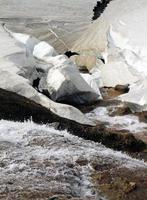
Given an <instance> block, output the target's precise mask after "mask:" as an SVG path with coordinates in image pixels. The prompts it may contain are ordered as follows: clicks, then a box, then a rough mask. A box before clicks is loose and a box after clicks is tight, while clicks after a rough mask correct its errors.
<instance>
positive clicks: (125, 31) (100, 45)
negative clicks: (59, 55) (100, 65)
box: [73, 0, 147, 75]
mask: <svg viewBox="0 0 147 200" xmlns="http://www.w3.org/2000/svg"><path fill="white" fill-rule="evenodd" d="M146 10H147V2H146V0H141V1H138V0H135V1H130V0H124V1H121V0H115V1H111V2H110V3H109V4H108V6H107V8H106V9H105V11H104V13H103V14H102V15H101V17H100V18H99V19H98V20H96V21H95V22H93V24H91V25H90V26H89V29H88V30H87V31H86V32H85V33H84V34H83V35H82V36H81V38H80V39H79V40H78V41H77V42H76V43H75V45H74V46H73V50H74V51H77V52H84V51H87V50H91V51H93V52H94V53H95V54H97V55H99V54H101V56H102V57H103V54H104V53H107V62H109V61H112V60H113V61H114V60H115V59H122V60H123V62H126V63H127V64H128V66H130V67H132V68H133V69H135V70H136V71H137V72H144V75H147V70H146V68H147V67H146V66H147V53H146V52H147V37H146V35H147V27H146V18H147V17H146V15H147V14H146ZM112 67H113V66H112Z"/></svg>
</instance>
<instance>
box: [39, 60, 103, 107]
mask: <svg viewBox="0 0 147 200" xmlns="http://www.w3.org/2000/svg"><path fill="white" fill-rule="evenodd" d="M47 62H48V63H52V64H53V66H54V67H52V68H51V69H50V70H49V71H48V74H47V77H46V79H44V80H43V81H41V84H40V86H39V89H40V90H47V91H48V93H49V94H50V97H51V99H53V100H54V101H58V102H60V101H61V102H68V103H70V104H87V103H92V102H95V101H97V100H99V98H100V92H99V88H98V87H97V85H96V83H95V86H92V87H90V85H89V84H87V82H86V81H85V80H84V79H83V77H82V76H81V75H80V73H79V71H78V69H77V67H76V66H75V65H74V63H73V62H72V61H70V60H69V59H67V58H66V57H65V56H56V57H52V58H48V59H47ZM93 87H95V88H93Z"/></svg>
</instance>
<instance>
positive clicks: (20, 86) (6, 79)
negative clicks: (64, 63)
mask: <svg viewBox="0 0 147 200" xmlns="http://www.w3.org/2000/svg"><path fill="white" fill-rule="evenodd" d="M0 35H2V37H0V42H1V40H2V42H5V45H6V46H9V51H7V52H6V51H5V50H6V49H5V48H4V46H2V47H1V48H0V53H1V54H2V55H4V56H3V57H2V58H1V61H2V65H0V88H1V89H4V90H6V91H9V92H14V93H16V94H18V95H20V96H23V97H25V98H27V99H29V100H32V101H33V102H36V103H37V104H39V105H41V106H42V107H44V108H47V109H48V110H49V111H51V112H53V113H55V114H56V115H58V116H60V117H64V118H66V119H70V120H74V121H77V122H78V123H84V124H89V125H94V124H95V123H93V122H92V121H91V120H89V119H88V118H87V117H86V116H85V115H84V114H83V113H82V112H80V111H79V110H78V109H76V108H74V107H72V106H69V105H65V104H58V103H55V102H53V101H52V100H50V99H49V98H48V97H46V96H45V95H43V94H41V93H39V92H38V91H37V90H36V89H35V88H33V87H32V85H33V83H32V82H33V79H34V78H35V79H36V77H37V75H38V74H37V70H38V69H39V68H38V67H35V66H34V65H33V66H32V65H29V64H31V63H25V62H24V63H23V61H24V60H27V56H25V51H24V48H23V47H21V46H20V47H17V43H16V40H15V39H16V38H21V40H20V41H19V42H20V43H19V44H25V46H26V41H28V40H29V39H28V37H27V36H26V35H23V34H15V35H14V36H15V37H13V38H11V37H12V36H13V33H11V32H10V33H9V34H8V31H7V32H6V31H5V30H4V29H3V27H0ZM10 36H11V37H10ZM31 41H32V43H31V44H32V45H28V46H27V47H26V48H28V49H29V50H30V52H29V53H30V55H32V54H33V52H32V51H34V47H35V46H34V43H35V44H36V41H37V39H36V40H34V39H33V40H30V42H31ZM27 44H28V43H27ZM48 47H49V46H48ZM48 50H49V49H48ZM48 50H47V51H46V50H45V51H46V52H48V53H49V51H48ZM46 52H45V54H44V55H48V53H46ZM22 58H24V60H23V59H22ZM21 59H22V60H21ZM25 64H26V66H25ZM45 64H46V66H50V65H49V63H45ZM46 69H47V67H46ZM35 70H36V71H35ZM44 74H45V72H44ZM41 77H43V75H42V76H41Z"/></svg>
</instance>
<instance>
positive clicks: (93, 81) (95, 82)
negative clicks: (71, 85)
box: [81, 72, 102, 99]
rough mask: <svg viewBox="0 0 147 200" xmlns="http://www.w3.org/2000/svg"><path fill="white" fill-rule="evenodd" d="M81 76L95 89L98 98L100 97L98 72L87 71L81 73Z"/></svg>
mask: <svg viewBox="0 0 147 200" xmlns="http://www.w3.org/2000/svg"><path fill="white" fill-rule="evenodd" d="M81 76H82V78H83V79H84V80H85V81H86V82H87V83H88V85H89V86H90V87H91V88H92V89H93V90H94V91H95V93H96V94H97V95H98V96H99V99H102V96H101V93H100V90H99V88H100V86H101V83H100V79H101V78H100V76H99V74H98V73H96V72H95V73H93V74H87V73H81Z"/></svg>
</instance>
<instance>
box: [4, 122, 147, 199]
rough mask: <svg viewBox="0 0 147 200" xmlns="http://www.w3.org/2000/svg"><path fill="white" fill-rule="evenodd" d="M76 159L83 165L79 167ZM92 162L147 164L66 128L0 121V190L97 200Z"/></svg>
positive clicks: (137, 166)
mask: <svg viewBox="0 0 147 200" xmlns="http://www.w3.org/2000/svg"><path fill="white" fill-rule="evenodd" d="M77 160H86V161H87V164H86V165H84V166H81V165H79V164H78V162H76V161H77ZM93 161H97V162H98V163H100V164H102V163H104V164H110V165H111V164H115V165H117V166H118V167H119V166H121V167H122V166H124V167H128V168H132V169H133V168H146V167H147V165H146V164H145V163H144V162H143V161H140V160H137V159H132V158H131V157H129V156H127V155H126V154H123V153H121V152H117V151H113V150H111V149H108V148H106V147H104V146H103V145H101V144H99V143H94V142H92V141H85V140H84V139H81V138H78V137H76V136H73V135H71V134H69V133H68V132H67V131H58V130H55V129H54V128H52V127H49V126H47V125H36V124H35V123H33V122H24V123H19V122H10V121H4V120H1V121H0V193H3V192H4V191H5V190H6V189H7V190H9V192H14V191H15V192H16V191H17V192H20V191H23V190H27V189H29V190H31V191H36V190H37V191H42V190H43V191H49V192H52V193H55V194H67V195H72V196H75V197H81V198H82V199H85V198H90V199H99V197H98V194H97V193H96V192H95V189H94V186H93V184H92V182H91V179H90V176H91V172H92V171H93V168H92V165H91V164H92V162H93ZM10 182H11V183H12V184H10V185H9V183H10Z"/></svg>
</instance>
